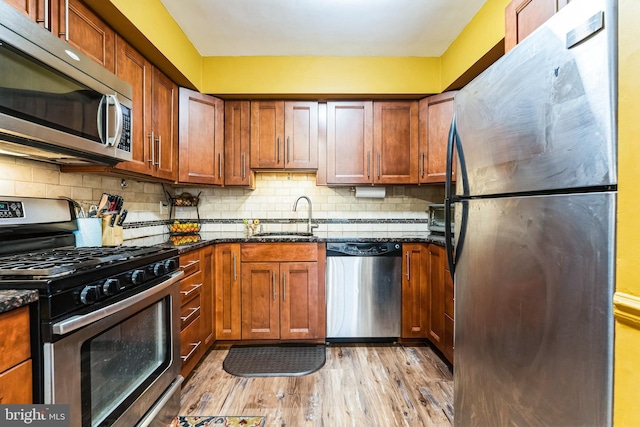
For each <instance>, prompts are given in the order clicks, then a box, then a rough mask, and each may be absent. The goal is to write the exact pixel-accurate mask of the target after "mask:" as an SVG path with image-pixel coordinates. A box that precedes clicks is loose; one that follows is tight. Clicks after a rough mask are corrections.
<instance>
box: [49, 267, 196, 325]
mask: <svg viewBox="0 0 640 427" xmlns="http://www.w3.org/2000/svg"><path fill="white" fill-rule="evenodd" d="M183 276H184V272H183V271H176V272H174V273H172V274H171V276H170V277H169V278H168V279H167V280H165V281H164V282H161V283H159V284H158V285H156V286H154V287H152V288H149V289H147V290H145V291H143V292H140V293H139V294H135V295H133V296H131V297H129V298H127V299H124V300H122V301H119V302H117V303H115V304H112V305H109V306H107V307H104V308H101V309H100V310H96V311H93V312H91V313H87V314H84V315H81V316H73V317H70V318H68V319H65V320H63V321H62V322H58V323H56V324H54V325H53V334H54V335H66V334H69V333H71V332H74V331H77V330H78V329H81V328H84V327H85V326H87V325H90V324H92V323H94V322H97V321H98V320H102V319H104V318H106V317H109V316H111V315H112V314H115V313H117V312H119V311H122V310H126V309H127V308H129V307H131V306H133V305H135V304H137V303H139V302H141V301H144V300H145V299H147V298H150V297H153V296H154V295H155V294H158V293H160V292H162V291H163V290H165V289H166V288H168V287H169V286H171V285H173V284H174V283H176V282H177V281H179V280H180V279H182V277H183Z"/></svg>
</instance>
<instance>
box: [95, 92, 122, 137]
mask: <svg viewBox="0 0 640 427" xmlns="http://www.w3.org/2000/svg"><path fill="white" fill-rule="evenodd" d="M111 107H113V109H114V112H115V119H116V125H115V133H114V135H113V136H110V135H109V116H110V114H109V112H110V108H111ZM103 121H104V122H103ZM122 122H123V113H122V107H121V106H120V102H119V101H118V98H117V97H116V95H103V96H102V99H101V100H100V104H99V106H98V136H99V137H100V141H101V142H102V144H104V145H105V146H114V145H116V144H117V143H118V142H119V140H120V136H122Z"/></svg>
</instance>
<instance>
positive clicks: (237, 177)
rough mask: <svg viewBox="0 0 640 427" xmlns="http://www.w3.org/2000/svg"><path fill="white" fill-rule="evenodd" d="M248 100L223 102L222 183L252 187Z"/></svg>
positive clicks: (249, 108)
mask: <svg viewBox="0 0 640 427" xmlns="http://www.w3.org/2000/svg"><path fill="white" fill-rule="evenodd" d="M250 110H251V107H250V103H249V101H226V102H225V103H224V163H225V165H224V185H227V186H229V185H241V186H248V187H253V185H254V184H253V172H252V171H251V170H250V169H249V160H250V159H249V147H250V145H249V137H250V129H251V128H250V125H249V116H250Z"/></svg>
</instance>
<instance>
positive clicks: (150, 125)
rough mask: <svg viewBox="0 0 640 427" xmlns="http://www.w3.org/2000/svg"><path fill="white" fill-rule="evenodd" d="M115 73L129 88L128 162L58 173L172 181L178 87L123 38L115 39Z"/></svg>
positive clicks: (65, 170)
mask: <svg viewBox="0 0 640 427" xmlns="http://www.w3.org/2000/svg"><path fill="white" fill-rule="evenodd" d="M116 46H117V54H116V74H117V75H118V76H119V77H121V78H123V79H124V80H126V81H127V82H128V83H129V84H131V87H132V89H133V92H132V95H133V100H132V101H133V109H132V110H133V119H132V130H133V144H132V145H133V152H132V160H131V161H129V162H120V163H118V164H117V165H115V166H113V167H110V166H91V165H90V166H64V165H61V166H60V170H61V171H62V172H82V173H112V172H114V171H115V172H118V173H120V174H126V175H134V176H135V177H145V178H146V177H151V178H154V180H156V179H159V180H163V181H172V182H175V181H176V178H177V168H178V163H177V161H178V143H177V142H178V111H177V108H178V86H177V85H176V84H175V83H173V82H172V81H171V80H170V79H169V78H168V77H167V76H166V75H165V74H163V73H162V72H161V71H160V70H158V69H157V68H156V67H154V66H153V65H151V63H150V62H148V61H147V60H146V59H145V58H144V57H143V56H142V54H140V53H139V52H138V51H137V50H135V49H134V48H133V47H132V46H131V45H130V44H129V43H127V42H126V41H125V40H124V39H122V38H120V37H117V38H116Z"/></svg>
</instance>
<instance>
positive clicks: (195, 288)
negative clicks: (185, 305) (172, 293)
mask: <svg viewBox="0 0 640 427" xmlns="http://www.w3.org/2000/svg"><path fill="white" fill-rule="evenodd" d="M201 286H202V283H198V284H197V285H192V286H191V289H189V290H188V291H180V293H181V294H182V295H183V296H185V297H188V296H189V295H191V293H192V292H195V291H196V290H197V289H198V288H200V287H201Z"/></svg>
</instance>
